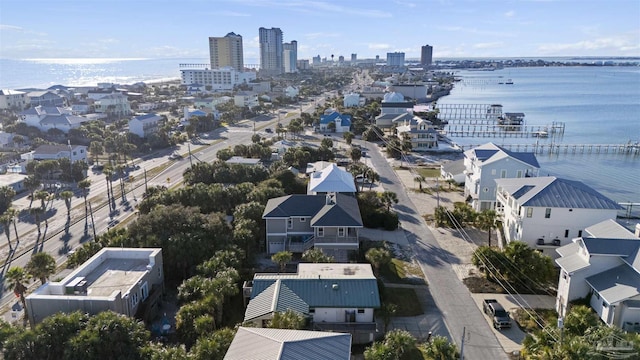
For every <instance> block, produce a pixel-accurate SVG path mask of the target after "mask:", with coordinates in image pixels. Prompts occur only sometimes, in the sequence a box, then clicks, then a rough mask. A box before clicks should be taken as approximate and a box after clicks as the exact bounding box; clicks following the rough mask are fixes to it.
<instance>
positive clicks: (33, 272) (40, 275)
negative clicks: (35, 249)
mask: <svg viewBox="0 0 640 360" xmlns="http://www.w3.org/2000/svg"><path fill="white" fill-rule="evenodd" d="M25 270H26V271H27V273H28V274H29V275H30V276H32V277H34V278H37V279H40V282H42V285H44V283H46V282H47V279H48V278H49V276H51V275H53V273H55V271H56V260H55V259H54V258H53V256H51V255H49V254H48V253H46V252H39V253H36V254H34V255H33V256H31V260H29V262H28V263H27V266H26V267H25Z"/></svg>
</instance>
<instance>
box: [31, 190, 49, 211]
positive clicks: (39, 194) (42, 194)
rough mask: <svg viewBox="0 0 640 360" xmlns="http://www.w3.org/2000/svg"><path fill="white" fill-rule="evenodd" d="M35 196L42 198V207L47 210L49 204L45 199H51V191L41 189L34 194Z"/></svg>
mask: <svg viewBox="0 0 640 360" xmlns="http://www.w3.org/2000/svg"><path fill="white" fill-rule="evenodd" d="M34 197H35V198H36V199H37V200H40V207H41V208H42V210H45V209H46V208H47V204H46V203H45V201H46V200H48V199H49V193H48V192H46V191H44V190H41V191H38V192H36V193H35V194H34Z"/></svg>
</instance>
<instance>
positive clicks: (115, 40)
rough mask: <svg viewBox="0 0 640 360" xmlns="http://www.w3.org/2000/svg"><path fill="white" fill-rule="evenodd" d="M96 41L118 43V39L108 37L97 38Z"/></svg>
mask: <svg viewBox="0 0 640 360" xmlns="http://www.w3.org/2000/svg"><path fill="white" fill-rule="evenodd" d="M98 42H99V43H103V44H119V43H120V40H118V39H113V38H108V39H99V40H98Z"/></svg>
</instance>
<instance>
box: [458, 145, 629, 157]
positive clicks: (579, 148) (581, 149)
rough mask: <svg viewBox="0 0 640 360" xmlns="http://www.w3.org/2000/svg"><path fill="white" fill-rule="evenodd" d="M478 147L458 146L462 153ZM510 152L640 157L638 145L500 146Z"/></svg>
mask: <svg viewBox="0 0 640 360" xmlns="http://www.w3.org/2000/svg"><path fill="white" fill-rule="evenodd" d="M478 146H480V145H464V146H462V145H458V147H460V148H461V149H462V150H463V151H464V150H468V149H472V148H475V147H478ZM500 146H501V147H503V148H505V149H507V150H511V151H522V152H533V153H535V154H540V155H553V154H618V155H633V156H638V155H640V143H637V142H635V143H633V142H628V143H626V144H554V143H551V144H508V145H500Z"/></svg>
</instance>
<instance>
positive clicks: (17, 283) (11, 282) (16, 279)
mask: <svg viewBox="0 0 640 360" xmlns="http://www.w3.org/2000/svg"><path fill="white" fill-rule="evenodd" d="M5 278H6V280H7V287H8V288H10V289H11V288H13V293H14V294H16V296H17V297H19V298H20V302H21V303H22V308H23V309H24V316H25V317H26V318H29V314H28V313H27V302H26V301H25V299H24V293H25V292H26V291H27V286H26V285H25V284H27V283H28V282H29V274H28V273H27V272H26V271H24V269H23V268H21V267H19V266H14V267H12V268H11V269H9V271H7V275H6V277H5ZM33 326H34V324H33V323H31V328H33Z"/></svg>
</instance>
